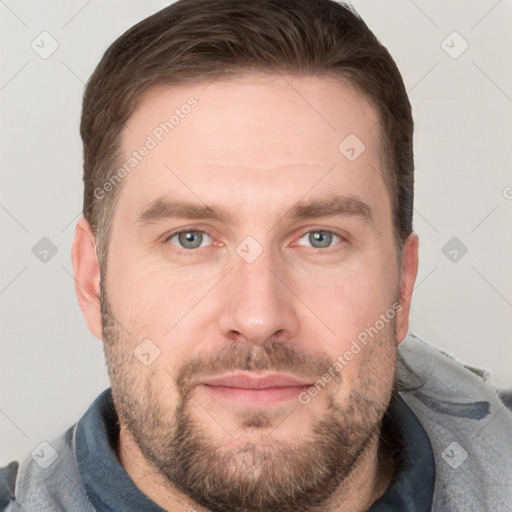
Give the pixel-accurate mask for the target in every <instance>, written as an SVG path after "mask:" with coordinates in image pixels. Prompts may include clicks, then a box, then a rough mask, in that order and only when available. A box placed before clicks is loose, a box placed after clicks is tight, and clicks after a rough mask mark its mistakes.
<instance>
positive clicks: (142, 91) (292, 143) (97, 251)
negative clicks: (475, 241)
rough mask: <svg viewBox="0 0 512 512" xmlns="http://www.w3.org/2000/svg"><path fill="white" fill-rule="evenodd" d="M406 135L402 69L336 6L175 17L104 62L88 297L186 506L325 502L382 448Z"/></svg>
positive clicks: (157, 462) (299, 1)
mask: <svg viewBox="0 0 512 512" xmlns="http://www.w3.org/2000/svg"><path fill="white" fill-rule="evenodd" d="M412 132H413V122H412V116H411V109H410V105H409V102H408V99H407V94H406V91H405V88H404V85H403V82H402V79H401V77H400V74H399V72H398V70H397V68H396V65H395V63H394V61H393V60H392V58H391V56H390V55H389V53H388V52H387V50H386V49H385V48H384V47H383V46H382V45H381V44H380V43H379V42H378V41H377V39H376V38H375V37H374V35H373V34H372V33H371V32H370V30H369V29H368V27H367V26H366V25H365V23H364V22H363V21H362V20H361V19H360V18H359V17H358V16H357V15H356V14H355V13H354V12H353V11H352V10H351V9H350V8H348V7H346V6H344V5H341V4H338V3H335V2H333V1H331V0H321V1H318V0H287V1H286V2H284V1H278V0H262V1H259V2H253V1H249V0H247V1H245V0H215V1H204V0H181V1H179V2H177V3H175V4H173V5H171V6H169V7H167V8H166V9H164V10H162V11H160V12H158V13H157V14H155V15H153V16H151V17H150V18H148V19H146V20H144V21H142V22H141V23H139V24H138V25H136V26H135V27H133V28H132V29H130V30H129V31H127V32H126V33H125V34H124V35H122V36H121V37H120V38H119V39H118V40H117V41H115V42H114V44H113V45H112V46H111V47H110V48H109V49H108V50H107V52H106V53H105V55H104V57H103V59H102V61H101V62H100V64H99V65H98V67H97V69H96V70H95V72H94V74H93V75H92V77H91V79H90V81H89V83H88V85H87V88H86V92H85V96H84V104H83V114H82V124H81V134H82V138H83V143H84V184H85V193H84V219H81V220H80V221H79V223H78V225H77V229H76V235H75V242H74V246H73V264H74V269H75V277H76V280H77V294H78V297H79V302H80V305H81V308H82V311H83V312H84V315H85V317H86V320H87V322H88V325H89V328H90V329H91V331H92V332H93V334H95V335H96V336H97V337H98V338H101V339H103V341H104V345H105V354H106V359H107V364H108V368H109V374H110V378H111V384H112V390H113V395H114V401H115V405H116V409H117V412H118V414H119V418H120V423H121V432H122V435H124V436H126V439H129V440H130V442H131V443H132V446H133V447H134V449H136V450H138V452H139V453H140V454H141V456H142V457H143V458H144V460H145V461H147V462H148V464H150V465H151V467H152V468H153V470H154V471H155V472H157V473H158V474H159V475H160V476H161V477H162V479H163V481H165V482H168V483H169V485H170V486H172V487H173V488H176V489H178V490H179V492H181V493H183V494H184V495H185V496H188V497H190V498H192V499H193V500H195V502H197V503H199V504H202V505H204V506H208V507H209V508H210V509H211V510H224V511H226V510H228V511H229V510H240V509H241V508H242V509H243V510H247V511H249V510H255V511H256V510H269V509H272V510H294V508H291V507H292V505H291V504H293V506H294V507H298V509H300V510H308V509H312V508H313V507H325V506H326V504H327V503H328V502H329V500H330V499H332V497H333V496H334V493H335V490H336V489H337V488H339V486H340V485H341V484H342V482H343V481H346V480H347V479H348V478H349V477H350V475H351V474H352V473H354V472H357V471H358V468H359V467H361V465H362V461H364V460H365V458H368V456H369V454H370V453H372V450H373V452H375V449H376V447H377V445H378V438H379V429H380V425H381V422H382V418H383V415H384V413H385V410H386V408H387V406H388V404H389V401H390V397H391V394H392V391H393V386H394V383H395V371H396V355H397V345H398V344H399V343H400V342H401V341H402V340H403V339H404V338H405V336H406V334H407V330H408V315H409V305H410V298H411V293H412V287H413V284H414V280H415V277H416V271H417V237H416V235H415V234H414V233H413V232H412V210H413V208H412V201H413V151H412ZM265 378H266V379H267V380H265ZM219 379H220V380H219ZM222 379H224V380H222ZM225 379H228V380H227V381H225ZM244 379H249V381H248V382H249V384H248V386H249V387H250V386H254V385H257V386H263V387H264V386H266V388H264V390H263V391H260V392H258V391H255V390H254V389H251V390H249V391H247V389H245V390H243V389H241V387H240V386H241V385H240V382H242V381H244ZM272 379H277V380H274V381H272ZM286 379H291V380H290V382H288V381H287V380H286ZM255 382H258V384H255ZM265 382H267V384H264V383H265ZM269 382H270V383H272V382H273V384H272V385H270V384H268V383H269ZM286 382H288V384H286ZM226 383H227V384H226ZM233 383H235V384H236V385H233ZM285 384H286V385H285ZM233 386H234V387H233ZM242 387H243V386H242ZM315 390H316V391H315ZM319 454H320V455H319ZM290 483H293V485H290ZM290 489H291V490H290ZM244 507H245V508H244ZM287 507H288V508H287ZM324 510H327V509H325V508H324Z"/></svg>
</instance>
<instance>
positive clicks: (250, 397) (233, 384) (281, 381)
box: [198, 372, 312, 407]
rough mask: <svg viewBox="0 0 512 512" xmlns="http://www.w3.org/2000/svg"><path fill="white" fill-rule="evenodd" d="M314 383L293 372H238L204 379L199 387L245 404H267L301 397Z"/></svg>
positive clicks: (257, 405) (225, 398) (220, 397)
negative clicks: (294, 374)
mask: <svg viewBox="0 0 512 512" xmlns="http://www.w3.org/2000/svg"><path fill="white" fill-rule="evenodd" d="M311 385H312V382H311V381H309V380H304V379H300V378H297V377H294V376H292V375H287V374H278V373H266V374H255V372H236V373H230V374H224V375H219V376H214V377H207V378H204V379H201V380H200V381H199V383H198V386H200V387H201V388H203V389H204V390H205V391H206V392H207V393H210V394H212V395H213V396H215V397H216V398H218V399H221V400H227V401H230V402H233V403H235V404H236V405H238V406H243V407H247V406H249V407H267V406H272V405H274V404H277V403H280V402H283V401H286V400H293V399H295V400H296V399H297V398H298V396H299V394H300V393H301V392H303V391H306V390H307V389H308V388H309V387H311Z"/></svg>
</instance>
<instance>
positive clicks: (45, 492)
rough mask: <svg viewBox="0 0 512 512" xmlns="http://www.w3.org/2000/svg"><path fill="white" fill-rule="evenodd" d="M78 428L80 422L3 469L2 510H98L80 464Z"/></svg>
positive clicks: (0, 473) (0, 485) (0, 484)
mask: <svg viewBox="0 0 512 512" xmlns="http://www.w3.org/2000/svg"><path fill="white" fill-rule="evenodd" d="M75 428H76V424H75V425H73V426H72V427H70V428H69V429H68V430H67V431H66V432H65V433H64V434H62V435H61V436H59V437H58V438H56V439H54V440H52V441H51V442H43V443H40V444H39V446H38V447H37V448H36V449H35V450H34V451H33V452H32V454H31V455H30V456H28V457H26V459H24V460H23V461H22V462H21V463H18V462H11V463H10V464H9V465H8V466H6V467H5V468H1V469H0V512H4V511H5V512H32V511H34V512H35V511H37V512H42V511H45V510H48V511H49V510H74V511H77V512H92V511H93V510H94V509H93V508H92V507H91V505H90V502H89V500H88V498H87V494H86V492H85V489H84V487H83V485H82V481H81V478H80V474H79V472H78V468H77V464H76V457H75V450H74V432H75Z"/></svg>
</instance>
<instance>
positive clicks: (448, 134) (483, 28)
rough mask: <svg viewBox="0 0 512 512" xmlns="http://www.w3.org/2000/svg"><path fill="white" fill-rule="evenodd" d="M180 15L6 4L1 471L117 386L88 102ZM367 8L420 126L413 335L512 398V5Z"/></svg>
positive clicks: (144, 9)
mask: <svg viewBox="0 0 512 512" xmlns="http://www.w3.org/2000/svg"><path fill="white" fill-rule="evenodd" d="M167 3H168V2H164V1H157V0H146V1H144V2H142V1H138V2H137V1H134V0H130V1H127V0H108V1H105V0H103V1H101V2H100V1H99V0H89V1H84V0H67V1H64V0H55V1H53V2H36V1H16V0H0V16H1V18H0V19H1V29H0V45H1V48H2V60H1V71H0V105H1V107H0V108H1V124H0V144H1V155H2V159H1V172H2V177H1V179H2V186H1V192H0V194H1V195H0V222H1V226H2V245H1V253H2V265H1V275H0V305H1V317H2V328H1V343H2V345H1V353H0V384H1V395H0V465H1V464H5V463H7V462H9V461H10V460H13V459H18V460H19V459H20V458H22V457H24V456H25V455H26V454H28V453H30V452H31V451H32V450H33V449H34V448H35V447H36V446H37V445H38V444H39V443H40V442H42V441H44V440H47V441H50V440H51V439H52V438H54V437H55V436H57V435H59V434H60V433H61V432H63V431H64V430H65V429H66V428H67V427H68V426H70V425H71V424H72V423H74V422H75V421H76V420H77V419H78V418H79V417H80V416H81V415H82V413H83V412H84V411H85V409H86V408H87V406H88V405H89V404H90V402H91V401H92V400H93V399H94V398H95V397H96V396H97V394H98V393H99V392H100V391H101V390H103V389H104V388H106V387H107V386H108V379H107V373H106V368H105V364H104V359H103V351H102V346H101V343H100V342H99V341H97V340H96V339H95V338H94V337H93V336H92V335H91V334H90V333H89V331H88V329H87V327H86V324H85V321H84V319H83V317H82V314H81V312H80V309H79V307H78V304H77V301H76V299H75V292H74V283H73V278H72V275H71V274H72V267H71V258H70V249H71V242H72V237H73V232H74V226H75V223H76V220H77V218H78V217H79V216H80V212H81V208H82V203H81V201H82V179H81V164H82V160H81V144H80V139H79V134H78V125H79V116H80V106H81V96H82V92H83V87H84V83H85V82H86V80H87V78H88V77H89V75H90V74H91V72H92V71H93V69H94V67H95V65H96V64H97V63H98V61H99V59H100V58H101V56H102V54H103V52H104V51H105V50H106V48H107V47H108V45H109V44H110V43H111V42H112V41H113V40H114V39H115V38H116V37H117V36H119V35H120V34H121V33H123V32H124V31H125V30H126V29H127V28H128V27H130V26H131V25H132V24H134V23H135V22H137V21H139V20H140V19H142V18H144V17H146V16H147V15H149V14H151V13H153V12H155V11H157V10H158V9H160V8H162V7H164V6H165V5H167ZM354 6H355V7H356V9H357V10H358V11H359V12H360V14H361V15H362V17H363V18H364V19H365V20H366V22H367V24H368V25H369V26H370V28H371V29H372V30H373V31H374V32H375V34H376V35H377V37H378V38H379V39H380V40H381V41H382V42H383V43H384V44H385V45H386V46H387V47H388V49H389V50H390V52H391V54H392V55H393V56H394V58H395V60H396V62H397V64H398V66H399V68H400V69H401V71H402V75H403V77H404V81H405V83H406V86H407V89H408V90H409V93H410V100H411V103H412V105H413V110H414V116H415V121H416V132H415V153H416V202H415V221H414V227H415V231H416V232H417V233H418V234H419V236H420V269H419V275H418V280H417V288H416V290H415V293H414V300H413V309H412V318H411V331H413V332H415V333H416V334H418V335H420V336H422V337H424V338H425V339H426V340H427V341H430V342H431V343H433V344H435V345H437V346H440V347H443V348H445V349H446V350H448V351H449V352H451V353H453V354H454V355H456V356H458V357H459V358H461V359H463V360H465V361H467V362H469V363H471V364H473V365H477V366H481V367H484V368H487V369H488V370H490V371H491V372H492V375H493V377H492V378H493V380H494V382H495V383H496V384H499V385H501V386H508V387H512V369H511V368H512V342H511V334H510V333H511V331H512V314H511V313H512V272H511V270H510V266H511V262H512V236H511V235H512V229H511V228H512V172H511V164H512V151H511V143H512V137H511V135H512V129H511V128H512V59H511V58H510V49H511V48H512V30H511V28H512V3H511V1H510V0H500V1H496V0H489V1H487V0H482V1H478V2H477V1H473V2H468V1H462V0H457V1H451V2H445V1H441V0H439V1H431V2H427V1H423V0H422V1H420V0H416V1H415V2H413V1H412V0H395V1H391V2H382V1H377V0H364V1H363V0H361V1H355V2H354ZM454 31H456V32H457V33H458V34H459V35H456V34H455V35H454V34H452V33H453V32H454ZM42 32H48V34H50V36H48V35H41V33H42ZM52 39H53V40H55V41H56V42H57V43H58V48H57V49H56V50H55V51H54V53H53V54H51V55H50V56H48V57H47V58H46V59H44V58H42V57H41V56H40V54H41V53H44V52H49V51H50V50H51V48H52V47H51V45H52V44H55V43H53V42H52ZM443 41H445V42H444V43H443ZM465 41H466V42H467V44H468V45H469V46H468V48H467V50H466V51H464V53H462V54H460V55H459V53H460V52H461V50H462V49H463V48H464V47H465V44H466V43H465ZM31 45H33V46H34V47H35V48H36V49H37V51H38V52H39V53H37V52H36V51H35V49H33V48H32V46H31ZM445 50H447V51H448V52H449V53H451V56H450V55H449V54H448V53H447V52H446V51H445ZM454 57H457V58H454ZM42 237H48V238H49V239H50V240H51V241H52V243H53V244H55V246H56V247H57V249H58V252H57V253H56V254H55V256H53V257H51V258H50V255H51V253H49V254H48V255H47V259H48V261H47V262H46V263H45V262H42V261H40V260H39V259H38V258H37V257H36V256H35V255H34V254H33V252H32V248H33V247H34V245H35V244H36V243H37V242H38V241H39V240H40V239H41V238H42ZM453 237H457V239H458V240H459V241H460V242H462V243H463V244H464V245H465V246H466V247H467V253H466V254H465V255H463V256H462V252H461V249H460V242H457V241H456V242H455V243H456V244H459V247H457V246H453V247H452V246H448V248H447V249H445V251H444V252H445V253H446V254H447V255H445V254H444V253H443V247H444V246H445V244H447V242H448V241H449V240H450V239H452V238H453ZM453 250H455V251H457V252H456V253H454V252H453ZM450 251H452V252H451V254H450ZM36 252H37V251H36ZM43 255H44V253H43ZM43 255H40V256H41V257H42V256H43ZM455 257H456V260H457V261H455V262H454V261H451V259H453V258H455ZM450 258H451V259H450Z"/></svg>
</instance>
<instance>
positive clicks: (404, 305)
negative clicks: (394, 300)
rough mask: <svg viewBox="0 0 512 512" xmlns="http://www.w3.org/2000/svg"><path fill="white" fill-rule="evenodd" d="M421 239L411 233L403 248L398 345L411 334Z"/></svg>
mask: <svg viewBox="0 0 512 512" xmlns="http://www.w3.org/2000/svg"><path fill="white" fill-rule="evenodd" d="M418 246H419V238H418V235H416V233H411V234H410V235H409V236H408V237H407V240H406V241H405V242H404V245H403V247H402V279H401V281H400V299H399V301H400V305H401V309H400V310H397V313H396V318H397V324H396V329H397V332H396V335H397V342H398V344H400V343H402V341H404V339H405V338H406V337H407V333H408V332H409V313H410V310H411V298H412V291H413V289H414V283H415V281H416V275H417V274H418Z"/></svg>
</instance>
